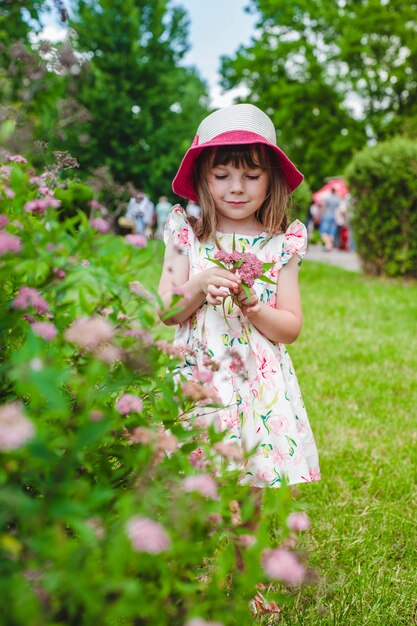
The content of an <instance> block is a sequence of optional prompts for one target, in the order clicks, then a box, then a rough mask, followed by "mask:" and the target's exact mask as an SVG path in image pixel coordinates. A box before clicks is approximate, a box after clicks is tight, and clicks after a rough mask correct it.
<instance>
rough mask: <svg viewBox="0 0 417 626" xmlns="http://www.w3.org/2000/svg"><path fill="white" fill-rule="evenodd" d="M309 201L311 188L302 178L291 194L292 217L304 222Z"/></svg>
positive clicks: (310, 200)
mask: <svg viewBox="0 0 417 626" xmlns="http://www.w3.org/2000/svg"><path fill="white" fill-rule="evenodd" d="M311 203H312V199H311V189H310V187H309V185H308V183H307V182H306V181H305V180H303V182H302V183H301V185H300V186H299V187H297V189H296V190H295V191H294V192H293V194H292V196H291V214H292V216H293V218H294V219H295V218H297V219H299V220H301V221H302V222H303V224H305V223H306V221H307V217H308V210H309V208H310V205H311Z"/></svg>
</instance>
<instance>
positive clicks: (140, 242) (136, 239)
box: [125, 234, 147, 248]
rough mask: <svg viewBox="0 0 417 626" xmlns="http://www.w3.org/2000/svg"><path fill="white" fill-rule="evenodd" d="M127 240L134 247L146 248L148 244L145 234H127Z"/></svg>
mask: <svg viewBox="0 0 417 626" xmlns="http://www.w3.org/2000/svg"><path fill="white" fill-rule="evenodd" d="M125 241H127V243H130V244H131V245H132V246H133V247H134V248H145V247H146V244H147V240H146V237H144V236H143V235H133V234H131V235H126V237H125Z"/></svg>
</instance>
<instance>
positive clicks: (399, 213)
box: [346, 137, 417, 278]
mask: <svg viewBox="0 0 417 626" xmlns="http://www.w3.org/2000/svg"><path fill="white" fill-rule="evenodd" d="M346 179H347V184H348V187H349V190H350V192H351V194H352V198H353V216H352V228H353V231H354V236H355V241H356V246H357V250H358V253H359V255H360V257H361V259H362V263H363V268H364V271H365V272H367V273H369V274H376V275H386V276H409V277H414V278H416V277H417V238H416V232H417V143H416V142H415V141H411V140H409V139H405V138H402V137H397V138H394V139H392V140H390V141H386V142H384V143H380V144H378V145H376V146H373V147H368V148H365V149H364V150H362V151H361V152H359V153H358V154H357V155H356V156H355V158H354V159H353V160H352V162H351V163H350V165H349V167H348V169H347V172H346Z"/></svg>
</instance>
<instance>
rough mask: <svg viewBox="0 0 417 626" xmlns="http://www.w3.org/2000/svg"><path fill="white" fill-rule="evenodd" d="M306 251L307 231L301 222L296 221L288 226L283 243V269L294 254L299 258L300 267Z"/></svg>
mask: <svg viewBox="0 0 417 626" xmlns="http://www.w3.org/2000/svg"><path fill="white" fill-rule="evenodd" d="M306 251H307V229H306V227H305V226H304V224H303V223H302V222H300V220H295V221H294V222H291V224H290V225H289V226H288V228H287V230H286V232H285V235H284V239H283V241H282V250H281V267H284V265H286V264H287V263H288V261H289V260H290V259H292V257H293V256H294V254H296V255H297V256H298V263H299V265H300V264H301V261H302V260H303V258H304V255H305V253H306Z"/></svg>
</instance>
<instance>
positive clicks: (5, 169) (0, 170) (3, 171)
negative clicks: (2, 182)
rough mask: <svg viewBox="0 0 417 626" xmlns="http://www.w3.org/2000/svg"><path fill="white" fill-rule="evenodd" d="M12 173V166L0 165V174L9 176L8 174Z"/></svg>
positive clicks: (4, 176) (5, 176)
mask: <svg viewBox="0 0 417 626" xmlns="http://www.w3.org/2000/svg"><path fill="white" fill-rule="evenodd" d="M11 173H12V168H11V166H10V165H2V166H1V167H0V174H2V175H3V178H6V179H7V178H9V177H10V174H11Z"/></svg>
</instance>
